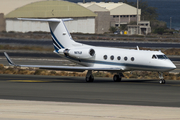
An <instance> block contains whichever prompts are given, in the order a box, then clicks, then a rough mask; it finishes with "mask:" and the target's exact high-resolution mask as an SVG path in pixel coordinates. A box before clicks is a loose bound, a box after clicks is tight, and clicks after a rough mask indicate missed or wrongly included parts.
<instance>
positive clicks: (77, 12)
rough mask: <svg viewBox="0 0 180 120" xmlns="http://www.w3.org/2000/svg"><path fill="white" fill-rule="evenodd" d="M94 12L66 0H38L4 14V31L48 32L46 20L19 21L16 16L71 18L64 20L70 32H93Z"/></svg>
mask: <svg viewBox="0 0 180 120" xmlns="http://www.w3.org/2000/svg"><path fill="white" fill-rule="evenodd" d="M96 16H97V15H96V14H95V13H94V12H92V11H90V10H88V9H86V8H84V7H82V6H80V5H78V4H75V3H72V2H68V1H39V2H33V3H30V4H27V5H24V6H22V7H19V8H17V9H15V10H13V11H11V12H10V13H8V14H6V15H5V18H6V31H7V32H9V31H16V32H29V31H44V32H49V27H48V24H47V23H46V22H35V21H19V20H17V19H16V18H17V17H24V18H69V17H71V18H73V19H74V20H73V21H68V22H65V24H66V26H67V28H68V30H69V31H70V32H75V33H78V32H81V33H95V18H96Z"/></svg>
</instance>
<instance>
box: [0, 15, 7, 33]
mask: <svg viewBox="0 0 180 120" xmlns="http://www.w3.org/2000/svg"><path fill="white" fill-rule="evenodd" d="M5 30H6V24H5V19H4V14H3V13H0V32H1V31H5Z"/></svg>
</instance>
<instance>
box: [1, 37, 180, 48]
mask: <svg viewBox="0 0 180 120" xmlns="http://www.w3.org/2000/svg"><path fill="white" fill-rule="evenodd" d="M77 42H80V43H84V44H88V45H93V46H108V47H133V48H135V47H136V46H139V47H148V48H180V43H170V42H137V41H136V42H133V41H131V42H129V41H127V42H126V41H105V40H77ZM0 44H1V45H2V44H8V45H9V44H11V45H33V46H35V45H36V46H42V47H43V46H46V47H47V46H48V47H52V46H51V45H52V40H34V39H13V38H0Z"/></svg>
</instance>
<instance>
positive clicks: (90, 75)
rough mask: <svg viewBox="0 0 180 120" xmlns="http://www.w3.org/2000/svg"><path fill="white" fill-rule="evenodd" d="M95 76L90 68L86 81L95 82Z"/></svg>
mask: <svg viewBox="0 0 180 120" xmlns="http://www.w3.org/2000/svg"><path fill="white" fill-rule="evenodd" d="M93 81H94V76H93V75H92V70H88V72H87V74H86V82H93Z"/></svg>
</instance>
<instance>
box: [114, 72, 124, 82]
mask: <svg viewBox="0 0 180 120" xmlns="http://www.w3.org/2000/svg"><path fill="white" fill-rule="evenodd" d="M122 77H124V75H123V74H122V73H119V74H115V75H114V76H113V80H114V82H121V79H122Z"/></svg>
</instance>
